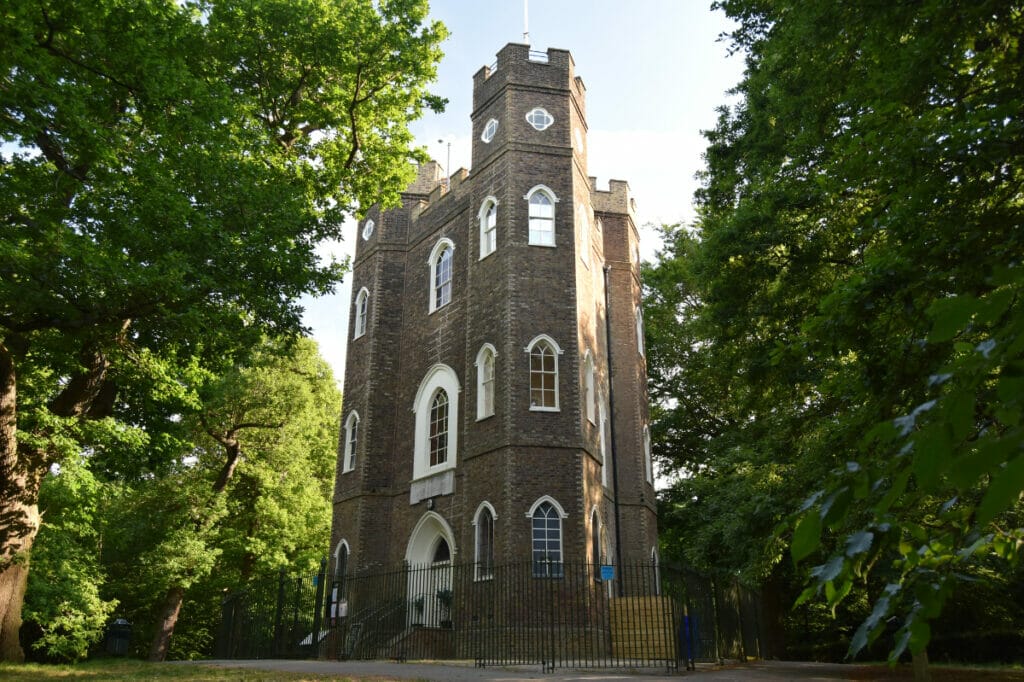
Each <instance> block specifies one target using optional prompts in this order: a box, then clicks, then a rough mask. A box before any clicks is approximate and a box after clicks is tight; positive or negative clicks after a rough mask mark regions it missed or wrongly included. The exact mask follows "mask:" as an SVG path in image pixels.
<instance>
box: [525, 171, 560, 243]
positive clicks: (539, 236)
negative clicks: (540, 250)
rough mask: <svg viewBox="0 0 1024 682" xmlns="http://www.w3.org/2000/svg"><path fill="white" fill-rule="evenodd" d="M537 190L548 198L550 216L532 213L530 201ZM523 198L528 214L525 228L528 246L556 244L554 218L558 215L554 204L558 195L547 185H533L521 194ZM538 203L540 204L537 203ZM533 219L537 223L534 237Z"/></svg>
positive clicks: (556, 202)
mask: <svg viewBox="0 0 1024 682" xmlns="http://www.w3.org/2000/svg"><path fill="white" fill-rule="evenodd" d="M538 192H539V193H540V194H541V195H543V196H545V197H546V198H547V199H548V201H550V202H551V216H550V217H548V216H541V215H536V216H535V215H533V203H532V200H533V197H534V195H535V194H537V193H538ZM523 198H524V199H526V209H527V215H528V216H529V218H528V225H527V229H528V242H529V244H530V246H547V247H554V246H555V245H556V241H557V240H556V234H555V219H556V218H557V217H558V210H557V207H556V204H558V197H557V196H555V193H554V191H552V189H551V188H550V187H548V186H547V185H534V186H533V187H531V188H530V191H529V192H527V193H526V194H524V195H523ZM538 205H540V204H538ZM535 220H536V221H538V223H537V225H538V227H537V229H536V237H535V230H534V221H535ZM539 221H544V222H543V223H541V222H539ZM544 225H548V226H549V228H550V229H548V227H543V226H544ZM545 235H550V236H549V237H545Z"/></svg>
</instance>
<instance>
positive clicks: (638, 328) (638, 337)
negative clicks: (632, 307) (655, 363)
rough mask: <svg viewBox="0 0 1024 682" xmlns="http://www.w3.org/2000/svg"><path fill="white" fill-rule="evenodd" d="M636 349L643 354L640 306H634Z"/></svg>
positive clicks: (642, 313)
mask: <svg viewBox="0 0 1024 682" xmlns="http://www.w3.org/2000/svg"><path fill="white" fill-rule="evenodd" d="M636 349H637V350H638V351H639V352H640V356H641V357H643V355H644V311H643V308H641V307H640V306H637V307H636Z"/></svg>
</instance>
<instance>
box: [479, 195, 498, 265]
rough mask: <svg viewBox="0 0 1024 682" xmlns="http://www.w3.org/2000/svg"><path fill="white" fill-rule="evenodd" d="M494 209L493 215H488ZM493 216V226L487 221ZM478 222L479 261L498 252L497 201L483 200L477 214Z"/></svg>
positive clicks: (491, 199)
mask: <svg viewBox="0 0 1024 682" xmlns="http://www.w3.org/2000/svg"><path fill="white" fill-rule="evenodd" d="M491 209H494V213H493V214H492V213H490V211H491ZM492 216H493V219H494V222H493V224H492V223H491V221H490V220H489V219H490V218H491V217H492ZM477 218H479V220H480V260H483V259H484V258H486V257H487V256H490V255H491V254H492V253H494V252H495V251H497V250H498V200H497V199H495V198H494V197H493V196H489V197H487V198H486V199H484V203H482V204H481V205H480V212H479V213H477Z"/></svg>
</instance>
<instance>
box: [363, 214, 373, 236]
mask: <svg viewBox="0 0 1024 682" xmlns="http://www.w3.org/2000/svg"><path fill="white" fill-rule="evenodd" d="M375 227H376V225H375V224H374V222H373V220H372V219H370V220H367V221H366V224H365V225H363V241H366V240H367V239H369V238H370V236H371V235H372V234H373V228H375Z"/></svg>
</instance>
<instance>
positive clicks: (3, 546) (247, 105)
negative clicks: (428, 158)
mask: <svg viewBox="0 0 1024 682" xmlns="http://www.w3.org/2000/svg"><path fill="white" fill-rule="evenodd" d="M426 12H427V7H426V2H425V0H385V1H380V2H373V1H371V0H356V1H350V2H341V1H340V0H303V1H300V2H295V1H294V0H287V1H285V0H256V1H255V2H253V1H251V0H247V1H246V2H239V1H237V0H215V1H210V2H188V3H179V2H173V1H171V0H132V1H131V2H128V3H123V2H113V1H106V0H99V1H98V2H93V3H87V4H82V3H77V4H76V3H67V2H63V1H61V0H36V1H33V2H23V3H16V4H15V5H13V6H11V7H7V8H5V9H4V12H3V20H2V22H3V23H2V25H0V33H2V35H3V46H4V47H3V48H2V50H0V70H2V74H3V75H2V78H3V80H2V82H0V83H2V84H0V88H2V91H3V93H4V96H3V101H2V103H0V141H2V142H3V143H4V144H5V145H8V146H5V148H4V151H3V153H2V156H0V224H2V225H3V228H2V229H3V231H4V235H3V236H4V238H3V239H2V240H0V660H19V659H20V658H21V657H22V652H21V650H20V646H19V645H18V628H19V625H20V621H21V603H22V597H23V594H24V589H25V584H26V576H27V571H28V557H29V553H30V550H31V547H32V542H33V540H34V538H35V535H36V532H37V530H38V526H39V517H38V510H37V506H36V503H37V494H38V489H39V485H40V481H41V480H42V478H43V476H44V475H45V474H46V472H47V471H48V469H49V467H50V465H51V464H52V463H54V462H56V461H59V460H60V459H61V457H66V456H71V455H73V454H74V453H76V452H78V451H79V450H80V449H81V447H82V446H84V445H87V437H88V435H89V434H88V432H89V431H90V430H91V429H92V428H93V427H91V426H88V425H87V424H86V422H90V421H92V422H103V423H107V424H110V420H114V421H115V422H119V423H120V427H115V426H111V428H110V429H108V431H109V433H111V434H114V435H116V434H118V433H135V434H138V432H139V430H140V429H139V428H138V427H139V424H137V423H133V422H131V421H129V420H127V417H129V416H131V414H132V411H133V409H135V407H137V406H135V407H133V406H132V405H130V404H127V403H126V402H124V400H123V396H124V395H126V393H127V391H128V389H129V388H130V386H129V383H130V382H129V381H128V379H129V377H132V376H133V375H137V374H144V373H145V370H148V369H154V370H156V371H158V372H169V373H171V374H172V375H173V372H174V367H175V365H176V364H177V363H180V364H181V365H185V366H187V365H188V364H189V363H191V362H192V358H199V359H200V361H202V362H205V361H206V359H209V361H210V362H215V361H219V360H220V359H221V358H224V357H232V356H235V355H240V354H244V351H245V349H246V348H249V347H252V346H254V345H255V344H256V342H257V341H258V339H259V338H260V337H261V336H262V335H263V334H265V333H268V334H270V335H275V336H276V335H288V334H290V333H294V332H296V331H298V330H299V329H300V326H301V324H300V313H301V310H300V308H299V305H298V303H297V299H298V297H300V296H301V295H304V294H314V295H315V294H319V293H324V292H327V291H329V290H331V288H332V287H333V286H334V284H335V283H336V282H337V281H338V279H339V277H340V276H341V274H342V272H343V269H344V268H343V267H342V265H340V264H336V263H329V264H322V263H320V262H319V259H318V257H317V255H316V252H315V247H316V245H317V243H318V242H319V241H320V240H322V239H324V238H337V237H339V236H340V228H341V223H342V218H343V216H345V215H346V214H348V213H350V212H351V211H352V210H353V209H354V207H357V206H360V205H361V206H369V205H371V204H374V203H377V202H383V203H385V204H387V203H389V202H394V201H397V196H398V192H399V191H400V190H401V189H402V188H404V186H405V185H406V183H407V182H408V181H409V180H411V177H412V169H411V168H410V166H409V163H408V162H409V160H410V158H411V157H412V156H414V153H413V152H412V151H411V150H410V147H409V145H410V143H411V139H412V138H411V135H410V133H409V131H408V128H407V123H408V121H409V120H411V119H414V118H416V117H417V116H418V115H419V114H420V113H421V111H422V110H423V108H424V107H430V108H437V107H440V106H441V105H442V104H443V103H442V102H441V101H440V100H438V99H437V98H435V97H432V96H431V95H429V94H428V93H427V92H426V91H425V89H424V88H425V84H426V83H427V82H428V81H429V80H431V79H432V78H433V76H434V73H435V68H436V64H437V61H438V59H439V57H440V52H439V49H438V44H439V42H440V40H441V39H442V38H443V37H444V29H443V27H442V26H440V25H439V24H433V25H426V26H425V25H424V24H423V22H424V19H425V17H426ZM9 145H13V147H12V146H9ZM11 149H13V151H11ZM122 417H124V418H125V420H123V421H122V420H121V418H122Z"/></svg>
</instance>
